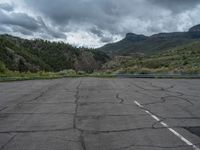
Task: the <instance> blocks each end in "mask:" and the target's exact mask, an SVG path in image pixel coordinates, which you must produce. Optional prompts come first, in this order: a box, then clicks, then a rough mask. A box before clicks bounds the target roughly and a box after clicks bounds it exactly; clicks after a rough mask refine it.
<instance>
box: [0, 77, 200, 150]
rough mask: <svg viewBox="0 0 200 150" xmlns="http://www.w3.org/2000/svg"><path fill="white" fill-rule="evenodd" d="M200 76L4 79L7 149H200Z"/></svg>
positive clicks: (1, 130) (2, 134) (0, 107)
mask: <svg viewBox="0 0 200 150" xmlns="http://www.w3.org/2000/svg"><path fill="white" fill-rule="evenodd" d="M199 136H200V80H198V79H193V80H189V79H188V80H186V79H177V80H175V79H126V78H124V79H117V78H116V79H100V78H71V79H70V78H66V79H57V80H38V81H37V80H35V81H19V82H8V83H0V150H166V149H169V150H199V148H200V137H199Z"/></svg>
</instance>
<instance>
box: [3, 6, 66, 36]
mask: <svg viewBox="0 0 200 150" xmlns="http://www.w3.org/2000/svg"><path fill="white" fill-rule="evenodd" d="M11 8H13V7H12V6H11V5H9V4H6V3H3V4H0V16H1V17H0V25H1V26H2V27H1V28H0V31H1V32H6V31H8V28H10V30H11V31H12V32H18V33H21V34H23V35H33V33H37V32H43V34H47V36H46V37H48V36H52V37H54V38H65V35H64V34H62V33H60V32H55V31H53V29H51V28H49V27H48V26H47V25H46V24H45V23H44V21H43V20H42V18H41V17H38V18H34V17H32V16H30V15H28V14H26V13H19V12H17V13H16V12H9V13H8V12H7V11H12V10H13V9H11ZM4 10H5V11H4ZM3 26H7V28H4V27H3Z"/></svg>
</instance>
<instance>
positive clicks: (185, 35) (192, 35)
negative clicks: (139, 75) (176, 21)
mask: <svg viewBox="0 0 200 150" xmlns="http://www.w3.org/2000/svg"><path fill="white" fill-rule="evenodd" d="M196 40H200V25H197V26H194V27H192V28H190V29H189V31H188V32H172V33H159V34H155V35H152V36H144V35H137V34H134V33H128V34H126V37H125V38H124V39H123V40H121V41H119V42H116V43H112V44H107V45H105V46H103V47H101V48H99V50H101V51H103V52H105V53H107V54H108V55H111V56H116V55H131V54H134V53H139V54H153V53H156V52H161V51H165V50H168V49H170V48H173V47H177V46H181V45H184V44H187V43H190V42H193V41H196Z"/></svg>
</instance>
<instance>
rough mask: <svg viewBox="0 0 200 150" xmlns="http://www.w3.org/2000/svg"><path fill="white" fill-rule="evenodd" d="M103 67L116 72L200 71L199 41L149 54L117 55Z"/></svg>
mask: <svg viewBox="0 0 200 150" xmlns="http://www.w3.org/2000/svg"><path fill="white" fill-rule="evenodd" d="M104 69H106V70H112V71H113V72H118V73H200V41H197V42H193V43H190V44H187V45H184V46H180V47H177V48H173V49H170V50H168V51H165V52H162V53H157V54H154V55H150V56H142V55H134V56H117V57H115V58H114V59H113V60H112V61H110V62H108V63H106V64H105V65H104Z"/></svg>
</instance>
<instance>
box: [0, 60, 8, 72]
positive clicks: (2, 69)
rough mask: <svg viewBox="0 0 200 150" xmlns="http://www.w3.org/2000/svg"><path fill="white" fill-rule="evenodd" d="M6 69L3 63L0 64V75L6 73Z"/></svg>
mask: <svg viewBox="0 0 200 150" xmlns="http://www.w3.org/2000/svg"><path fill="white" fill-rule="evenodd" d="M6 70H7V69H6V67H5V65H4V64H3V63H1V62H0V73H5V72H6Z"/></svg>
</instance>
